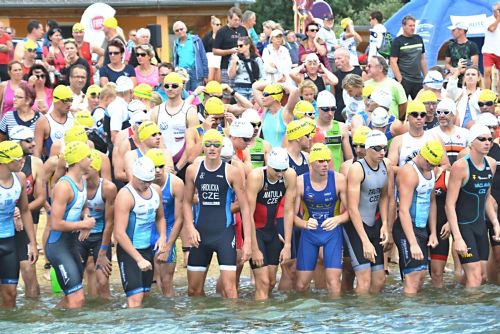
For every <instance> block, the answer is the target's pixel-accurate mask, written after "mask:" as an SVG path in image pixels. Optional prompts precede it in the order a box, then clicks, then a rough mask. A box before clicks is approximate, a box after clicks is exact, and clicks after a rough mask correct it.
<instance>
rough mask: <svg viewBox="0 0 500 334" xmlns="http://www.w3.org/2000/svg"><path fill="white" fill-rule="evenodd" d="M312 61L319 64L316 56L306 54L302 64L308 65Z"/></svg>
mask: <svg viewBox="0 0 500 334" xmlns="http://www.w3.org/2000/svg"><path fill="white" fill-rule="evenodd" d="M312 61H315V62H317V63H319V58H318V55H317V54H315V53H308V54H307V56H306V59H305V60H304V63H309V62H312Z"/></svg>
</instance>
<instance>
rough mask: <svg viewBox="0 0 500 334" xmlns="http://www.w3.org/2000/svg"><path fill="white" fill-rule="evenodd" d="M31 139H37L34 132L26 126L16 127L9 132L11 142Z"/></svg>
mask: <svg viewBox="0 0 500 334" xmlns="http://www.w3.org/2000/svg"><path fill="white" fill-rule="evenodd" d="M29 138H35V134H34V133H33V130H31V129H30V128H28V127H27V126H24V125H14V126H13V127H12V128H11V129H10V131H9V139H10V140H16V141H21V140H26V139H29Z"/></svg>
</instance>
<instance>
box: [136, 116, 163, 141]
mask: <svg viewBox="0 0 500 334" xmlns="http://www.w3.org/2000/svg"><path fill="white" fill-rule="evenodd" d="M137 131H138V133H139V140H140V141H141V142H143V141H145V140H146V139H148V138H149V137H151V136H152V135H154V134H155V133H160V134H161V130H160V128H159V127H158V125H157V124H156V123H155V122H151V121H146V122H143V123H142V124H141V125H140V126H139V129H138V130H137Z"/></svg>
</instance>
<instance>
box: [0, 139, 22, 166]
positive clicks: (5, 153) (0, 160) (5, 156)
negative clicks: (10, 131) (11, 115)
mask: <svg viewBox="0 0 500 334" xmlns="http://www.w3.org/2000/svg"><path fill="white" fill-rule="evenodd" d="M22 157H23V149H22V147H21V145H19V144H18V143H16V142H14V141H11V140H6V141H3V142H0V164H8V163H11V162H12V161H15V160H21V158H22Z"/></svg>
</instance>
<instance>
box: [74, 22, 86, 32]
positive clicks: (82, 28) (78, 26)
mask: <svg viewBox="0 0 500 334" xmlns="http://www.w3.org/2000/svg"><path fill="white" fill-rule="evenodd" d="M71 31H73V32H84V31H85V26H84V25H83V24H81V23H80V22H77V23H75V24H73V28H72V29H71Z"/></svg>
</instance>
